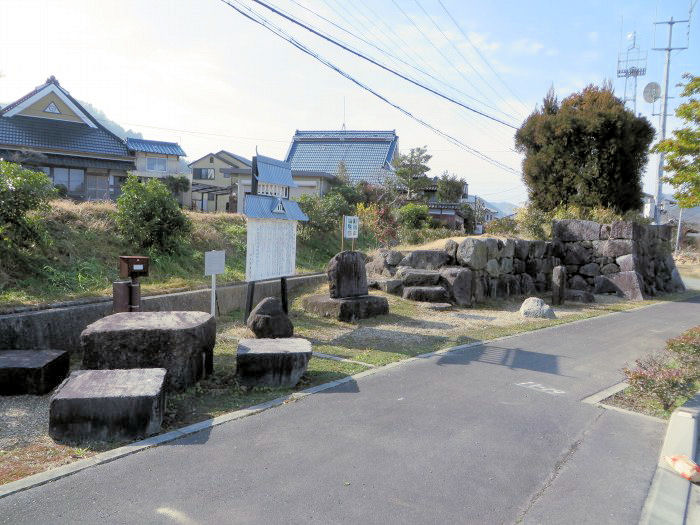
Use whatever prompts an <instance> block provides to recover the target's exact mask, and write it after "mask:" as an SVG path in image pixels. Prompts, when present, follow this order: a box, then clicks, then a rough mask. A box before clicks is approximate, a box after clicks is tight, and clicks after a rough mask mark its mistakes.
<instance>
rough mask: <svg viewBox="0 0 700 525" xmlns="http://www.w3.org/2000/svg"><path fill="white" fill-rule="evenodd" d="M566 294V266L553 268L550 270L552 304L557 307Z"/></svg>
mask: <svg viewBox="0 0 700 525" xmlns="http://www.w3.org/2000/svg"><path fill="white" fill-rule="evenodd" d="M565 294H566V266H555V267H554V268H553V269H552V304H553V305H559V304H561V303H562V302H563V301H564V296H565Z"/></svg>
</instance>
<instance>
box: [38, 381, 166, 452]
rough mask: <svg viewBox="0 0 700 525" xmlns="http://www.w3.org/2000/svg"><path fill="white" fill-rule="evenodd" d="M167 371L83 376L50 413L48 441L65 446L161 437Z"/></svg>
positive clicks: (65, 387)
mask: <svg viewBox="0 0 700 525" xmlns="http://www.w3.org/2000/svg"><path fill="white" fill-rule="evenodd" d="M166 375H167V371H166V370H165V369H164V368H145V369H144V368H136V369H130V370H78V371H76V372H73V373H72V374H71V375H70V377H69V378H68V379H67V380H66V381H65V382H64V383H63V384H62V385H61V386H60V387H59V389H58V391H57V392H56V393H55V394H54V396H53V397H52V398H51V404H50V407H49V435H50V436H51V437H52V438H54V439H56V440H61V441H71V442H78V441H117V440H125V439H128V440H131V439H139V438H143V437H146V436H150V435H153V434H157V433H158V432H159V431H160V426H161V423H162V422H163V413H164V410H165V392H164V389H163V387H164V384H165V379H166Z"/></svg>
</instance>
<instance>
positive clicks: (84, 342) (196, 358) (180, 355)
mask: <svg viewBox="0 0 700 525" xmlns="http://www.w3.org/2000/svg"><path fill="white" fill-rule="evenodd" d="M80 342H81V346H82V348H83V367H84V368H87V369H117V368H165V369H166V370H167V371H168V376H167V380H166V386H167V388H168V389H169V390H176V391H180V390H184V389H185V388H187V387H189V386H192V385H194V384H195V383H196V382H197V381H199V380H200V379H202V378H204V377H206V376H208V375H209V374H211V373H212V371H213V367H214V344H215V343H216V320H215V319H214V317H212V316H211V315H209V314H207V313H205V312H133V313H119V314H113V315H109V316H107V317H104V318H102V319H100V320H98V321H96V322H94V323H92V324H91V325H89V326H88V327H87V328H86V329H85V330H84V331H83V333H82V334H81V336H80Z"/></svg>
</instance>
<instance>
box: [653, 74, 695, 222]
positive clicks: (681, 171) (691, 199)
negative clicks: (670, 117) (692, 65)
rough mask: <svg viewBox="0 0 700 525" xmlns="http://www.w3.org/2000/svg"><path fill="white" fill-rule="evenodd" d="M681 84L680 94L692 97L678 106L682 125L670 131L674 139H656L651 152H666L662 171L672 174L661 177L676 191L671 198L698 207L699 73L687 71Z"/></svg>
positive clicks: (688, 206) (679, 203) (680, 203)
mask: <svg viewBox="0 0 700 525" xmlns="http://www.w3.org/2000/svg"><path fill="white" fill-rule="evenodd" d="M683 78H685V79H687V82H686V83H685V84H681V86H683V92H682V93H681V96H682V97H691V98H689V100H688V101H687V102H684V103H683V104H681V105H679V106H678V108H677V109H676V116H677V117H678V118H679V119H681V120H682V121H683V122H684V123H685V126H684V127H682V128H680V129H677V130H675V131H674V132H673V138H670V139H666V140H663V141H661V142H659V143H658V144H657V145H656V146H655V147H654V151H656V152H657V153H660V152H663V153H664V154H665V165H664V170H665V171H668V172H670V173H672V175H669V176H667V177H664V181H665V182H668V183H670V184H671V185H672V186H673V188H674V190H675V192H674V194H673V197H674V198H675V199H676V200H677V201H678V205H679V206H680V207H681V208H693V207H695V206H700V99H698V98H693V95H700V76H693V75H691V74H689V73H686V74H685V75H683Z"/></svg>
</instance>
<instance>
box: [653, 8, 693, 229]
mask: <svg viewBox="0 0 700 525" xmlns="http://www.w3.org/2000/svg"><path fill="white" fill-rule="evenodd" d="M687 22H689V20H674V19H673V17H671V19H670V20H666V21H665V22H654V25H662V24H667V25H668V45H667V46H666V47H655V48H653V50H654V51H666V66H665V70H664V96H663V99H662V102H661V136H660V139H659V140H664V139H665V138H666V111H667V108H668V75H669V70H670V69H671V51H674V50H681V49H688V46H685V47H673V42H672V39H673V26H674V25H675V24H684V23H687ZM663 175H664V152H663V151H662V152H661V153H659V171H658V173H657V175H656V206H654V222H655V223H656V224H660V221H661V216H660V213H659V212H660V207H661V197H662V191H663Z"/></svg>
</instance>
